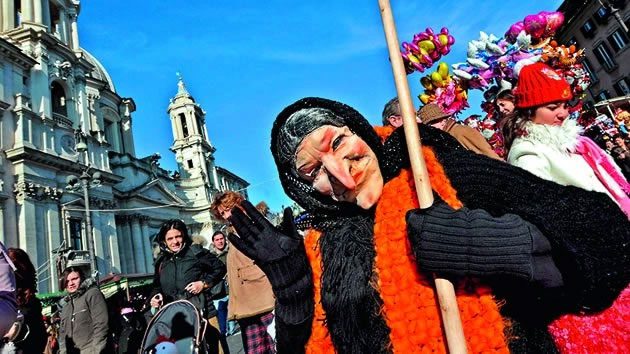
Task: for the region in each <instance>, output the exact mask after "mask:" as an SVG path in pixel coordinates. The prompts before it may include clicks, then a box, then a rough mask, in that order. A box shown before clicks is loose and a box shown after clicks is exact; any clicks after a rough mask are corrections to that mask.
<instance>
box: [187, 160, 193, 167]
mask: <svg viewBox="0 0 630 354" xmlns="http://www.w3.org/2000/svg"><path fill="white" fill-rule="evenodd" d="M186 163H187V164H188V168H193V167H194V166H193V161H192V160H187V161H186Z"/></svg>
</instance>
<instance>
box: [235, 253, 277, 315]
mask: <svg viewBox="0 0 630 354" xmlns="http://www.w3.org/2000/svg"><path fill="white" fill-rule="evenodd" d="M227 279H228V285H229V288H230V297H229V302H228V319H230V320H237V319H241V318H247V317H251V316H255V315H258V314H262V313H265V312H269V311H271V310H273V308H274V304H275V298H274V296H273V291H272V290H271V284H270V283H269V280H268V279H267V276H266V275H265V273H263V271H262V270H260V268H259V267H258V266H257V265H255V264H254V261H253V260H251V259H250V258H248V257H247V256H246V255H244V254H243V253H242V252H241V251H239V250H238V249H236V247H230V248H229V250H228V254H227Z"/></svg>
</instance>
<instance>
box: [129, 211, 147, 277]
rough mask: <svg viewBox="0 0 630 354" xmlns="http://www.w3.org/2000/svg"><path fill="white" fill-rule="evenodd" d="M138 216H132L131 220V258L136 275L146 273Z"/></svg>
mask: <svg viewBox="0 0 630 354" xmlns="http://www.w3.org/2000/svg"><path fill="white" fill-rule="evenodd" d="M139 218H140V215H137V214H136V215H134V216H133V218H132V220H131V234H132V235H131V239H132V240H133V256H134V264H135V265H136V272H137V273H145V272H146V264H145V262H144V247H143V245H142V243H143V240H142V228H141V227H140V220H139Z"/></svg>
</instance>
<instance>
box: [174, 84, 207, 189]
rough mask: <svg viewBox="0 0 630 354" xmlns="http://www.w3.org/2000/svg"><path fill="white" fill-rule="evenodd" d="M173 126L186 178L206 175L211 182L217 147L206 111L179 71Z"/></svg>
mask: <svg viewBox="0 0 630 354" xmlns="http://www.w3.org/2000/svg"><path fill="white" fill-rule="evenodd" d="M168 114H169V116H170V118H171V127H172V129H173V138H174V141H173V145H172V146H171V151H173V152H174V153H175V160H176V161H177V165H178V168H179V173H180V175H181V177H182V178H195V177H203V178H204V179H205V180H206V182H210V181H211V178H212V176H213V173H214V155H213V153H214V151H215V148H214V147H213V146H212V144H211V143H210V139H209V138H208V130H207V129H206V118H205V115H206V112H205V111H204V110H203V109H201V106H199V104H197V103H196V102H195V99H194V98H193V97H192V96H191V95H190V93H188V90H187V89H186V86H185V85H184V80H183V78H182V77H181V75H179V74H178V82H177V94H176V95H175V97H173V98H172V99H171V103H170V104H169V106H168Z"/></svg>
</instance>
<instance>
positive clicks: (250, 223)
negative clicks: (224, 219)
mask: <svg viewBox="0 0 630 354" xmlns="http://www.w3.org/2000/svg"><path fill="white" fill-rule="evenodd" d="M242 207H243V209H244V210H245V212H243V211H242V210H241V209H240V208H234V209H232V216H231V217H230V222H231V223H232V225H233V226H234V228H235V229H236V232H237V233H238V236H237V235H233V234H231V235H229V236H228V237H229V240H230V242H231V243H232V244H233V245H234V246H235V247H236V248H238V249H239V250H240V251H241V252H243V253H244V254H245V255H246V256H248V257H249V258H251V259H253V260H254V262H256V264H257V265H258V266H259V267H260V269H262V271H263V272H264V273H265V274H266V275H267V278H268V279H269V282H270V283H271V286H272V288H273V292H274V295H275V296H276V307H275V311H276V316H277V326H276V328H277V330H278V352H281V351H284V350H281V349H286V351H290V352H295V348H303V347H304V345H305V344H306V340H308V333H307V332H305V331H310V325H311V319H312V317H313V309H314V300H313V279H312V272H311V268H310V265H309V263H308V260H307V258H306V251H305V249H304V242H303V239H302V237H301V236H300V235H299V234H298V232H297V229H296V228H295V225H294V224H293V215H292V213H291V209H289V208H286V209H285V210H284V218H283V221H282V224H281V225H280V226H279V227H275V226H273V225H272V224H271V223H270V222H269V221H268V220H267V219H265V217H264V216H263V215H262V214H260V213H259V212H258V211H257V210H256V208H254V206H253V205H252V204H251V203H249V202H248V201H244V202H243V204H242Z"/></svg>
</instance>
